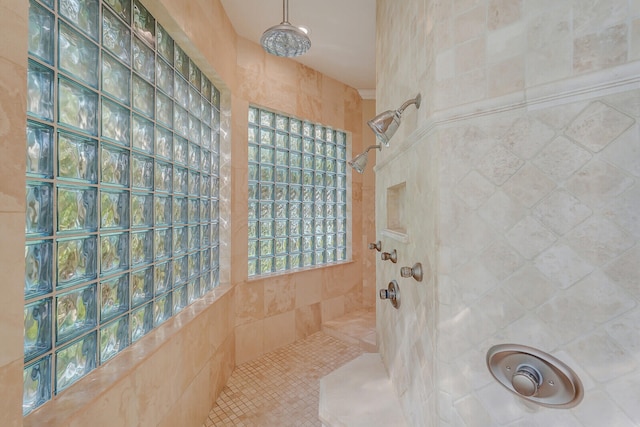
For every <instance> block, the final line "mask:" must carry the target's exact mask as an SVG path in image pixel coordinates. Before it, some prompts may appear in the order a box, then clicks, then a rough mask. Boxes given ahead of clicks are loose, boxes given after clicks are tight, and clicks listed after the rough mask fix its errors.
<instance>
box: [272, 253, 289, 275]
mask: <svg viewBox="0 0 640 427" xmlns="http://www.w3.org/2000/svg"><path fill="white" fill-rule="evenodd" d="M274 269H275V271H276V272H281V271H285V270H286V269H287V256H286V255H281V256H277V257H276V258H275V266H274Z"/></svg>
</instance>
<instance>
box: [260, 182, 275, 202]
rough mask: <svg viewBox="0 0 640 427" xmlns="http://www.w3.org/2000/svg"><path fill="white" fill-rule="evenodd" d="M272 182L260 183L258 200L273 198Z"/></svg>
mask: <svg viewBox="0 0 640 427" xmlns="http://www.w3.org/2000/svg"><path fill="white" fill-rule="evenodd" d="M273 190H274V185H273V184H260V200H273V193H274V191H273Z"/></svg>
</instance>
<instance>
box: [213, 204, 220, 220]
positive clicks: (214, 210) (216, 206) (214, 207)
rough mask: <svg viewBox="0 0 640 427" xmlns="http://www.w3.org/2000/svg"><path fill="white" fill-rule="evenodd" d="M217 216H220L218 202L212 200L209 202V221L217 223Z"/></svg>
mask: <svg viewBox="0 0 640 427" xmlns="http://www.w3.org/2000/svg"><path fill="white" fill-rule="evenodd" d="M219 216H220V207H219V202H218V201H217V200H212V201H211V219H212V220H214V221H217V220H218V217H219Z"/></svg>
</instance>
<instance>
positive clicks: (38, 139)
mask: <svg viewBox="0 0 640 427" xmlns="http://www.w3.org/2000/svg"><path fill="white" fill-rule="evenodd" d="M94 154H95V146H94ZM93 161H95V159H93ZM91 166H92V165H91V164H89V165H88V166H87V167H91ZM94 172H95V169H94ZM27 175H28V176H35V177H41V178H50V177H51V176H52V175H53V128H52V127H51V126H47V125H42V124H39V123H36V122H32V121H31V120H27Z"/></svg>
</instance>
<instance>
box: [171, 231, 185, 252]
mask: <svg viewBox="0 0 640 427" xmlns="http://www.w3.org/2000/svg"><path fill="white" fill-rule="evenodd" d="M187 240H188V234H187V227H174V228H173V253H174V254H181V253H184V252H186V251H187Z"/></svg>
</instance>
